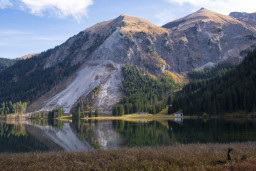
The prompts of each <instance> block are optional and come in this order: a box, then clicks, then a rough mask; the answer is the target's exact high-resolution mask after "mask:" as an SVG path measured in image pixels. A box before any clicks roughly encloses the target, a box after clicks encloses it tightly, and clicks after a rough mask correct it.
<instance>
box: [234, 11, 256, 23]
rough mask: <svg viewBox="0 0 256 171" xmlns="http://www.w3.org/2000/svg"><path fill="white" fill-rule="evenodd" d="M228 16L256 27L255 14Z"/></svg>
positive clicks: (235, 13) (243, 13) (237, 13)
mask: <svg viewBox="0 0 256 171" xmlns="http://www.w3.org/2000/svg"><path fill="white" fill-rule="evenodd" d="M229 16H231V17H234V18H236V19H238V20H239V21H243V22H245V23H248V24H250V25H252V26H253V27H256V13H246V12H231V13H230V14H229Z"/></svg>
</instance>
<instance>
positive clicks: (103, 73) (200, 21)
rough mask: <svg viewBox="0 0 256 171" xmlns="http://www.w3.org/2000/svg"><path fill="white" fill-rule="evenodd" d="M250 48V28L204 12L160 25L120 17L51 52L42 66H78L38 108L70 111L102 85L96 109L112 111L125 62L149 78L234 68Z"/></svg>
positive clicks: (254, 36)
mask: <svg viewBox="0 0 256 171" xmlns="http://www.w3.org/2000/svg"><path fill="white" fill-rule="evenodd" d="M255 45H256V28H255V27H254V26H252V25H251V24H248V23H246V22H244V21H240V20H238V19H236V18H233V17H230V16H225V15H221V14H218V13H215V12H212V11H209V10H207V9H203V8H202V9H200V10H199V11H197V12H195V13H193V14H190V15H188V16H186V17H184V18H181V19H178V20H175V21H173V22H170V23H168V24H166V25H164V26H163V27H159V26H156V25H154V24H152V23H150V22H149V21H146V20H144V19H141V18H137V17H132V16H127V15H121V16H119V17H118V18H116V19H114V20H110V21H105V22H102V23H99V24H96V25H95V26H93V27H90V28H88V29H86V30H84V31H82V32H80V33H79V34H78V35H75V36H73V37H72V38H70V39H69V40H67V41H66V42H65V43H64V44H62V45H61V46H59V47H57V48H55V49H54V50H53V51H51V53H50V54H49V57H48V58H47V59H46V62H45V63H44V68H49V67H52V66H54V65H57V64H59V63H60V62H62V61H68V63H69V65H71V66H72V65H76V64H78V63H80V64H82V65H81V66H82V67H81V68H80V69H79V71H77V73H76V76H75V77H74V80H73V81H71V83H70V84H69V85H68V86H67V87H65V88H64V89H63V90H61V91H56V92H58V93H57V94H53V95H52V97H50V98H49V99H48V100H46V101H45V102H44V103H43V104H41V106H42V109H44V110H51V109H53V108H55V107H63V108H64V109H65V112H69V111H70V109H71V108H72V106H73V105H74V104H75V103H76V102H77V100H78V99H79V98H80V97H85V96H86V95H88V94H89V93H90V91H91V90H92V89H94V88H95V87H96V86H98V85H101V93H100V95H99V96H98V97H97V99H96V100H95V107H99V108H102V110H111V108H112V106H113V105H114V104H116V103H117V102H118V101H119V100H120V99H121V98H122V93H121V90H120V87H121V83H122V73H121V67H122V66H123V65H124V64H127V63H128V64H131V65H136V66H138V67H142V68H145V69H146V70H147V71H149V72H150V73H153V74H158V73H163V72H164V71H165V70H169V71H172V72H188V71H191V70H192V69H197V68H200V67H202V66H205V65H207V64H211V65H215V64H217V63H220V62H223V61H228V62H231V63H235V64H237V63H239V62H241V61H242V59H243V57H244V54H243V53H242V52H244V51H246V50H247V49H248V48H250V47H253V46H255Z"/></svg>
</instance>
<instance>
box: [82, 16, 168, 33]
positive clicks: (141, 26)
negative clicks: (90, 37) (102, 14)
mask: <svg viewBox="0 0 256 171" xmlns="http://www.w3.org/2000/svg"><path fill="white" fill-rule="evenodd" d="M111 29H120V30H122V31H123V32H146V33H152V32H157V33H163V32H164V31H166V29H164V28H162V27H158V26H156V25H155V24H153V23H151V22H149V21H147V20H145V19H143V18H139V17H135V16H131V15H126V14H122V15H120V16H119V17H117V18H116V19H113V20H109V21H104V22H101V23H98V24H96V25H94V26H92V27H90V28H88V29H86V30H85V31H88V32H92V33H94V32H103V31H104V30H105V31H106V30H111ZM100 30H101V31H100Z"/></svg>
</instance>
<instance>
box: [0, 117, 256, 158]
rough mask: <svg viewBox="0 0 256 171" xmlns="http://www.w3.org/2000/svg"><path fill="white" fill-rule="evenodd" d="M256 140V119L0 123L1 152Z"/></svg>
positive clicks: (77, 149) (80, 149)
mask: <svg viewBox="0 0 256 171" xmlns="http://www.w3.org/2000/svg"><path fill="white" fill-rule="evenodd" d="M244 141H256V120H247V119H234V120H225V119H211V120H202V119H198V120H196V119H186V120H183V121H182V120H176V121H161V122H158V121H153V122H126V121H84V120H79V121H73V122H62V121H57V120H53V121H49V122H48V121H45V122H44V121H40V120H38V121H37V120H33V121H26V123H5V122H2V123H0V152H1V153H4V152H15V153H16V152H32V151H61V150H66V151H85V150H93V149H111V148H119V147H124V146H126V147H134V146H159V145H176V144H187V143H229V142H244Z"/></svg>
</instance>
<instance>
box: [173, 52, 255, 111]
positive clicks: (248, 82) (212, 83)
mask: <svg viewBox="0 0 256 171" xmlns="http://www.w3.org/2000/svg"><path fill="white" fill-rule="evenodd" d="M255 65H256V49H255V50H254V51H252V52H249V53H248V55H247V57H246V58H245V59H244V61H243V62H242V63H241V64H239V65H238V66H237V67H236V68H234V69H229V70H226V72H225V70H223V69H225V68H223V67H222V71H221V72H219V73H218V75H217V76H216V77H214V78H212V79H209V80H203V81H202V80H199V81H194V82H191V83H189V84H188V85H186V86H185V87H184V88H183V90H182V91H181V92H179V93H178V94H177V96H176V97H177V98H175V100H174V101H173V102H172V103H173V104H172V107H171V108H170V110H169V113H173V112H176V111H178V110H183V112H184V113H185V114H187V115H191V114H194V115H201V114H203V113H208V114H213V115H221V114H223V113H234V112H240V113H241V112H246V113H250V112H255V111H256V105H255V101H256V88H255V85H256V67H255ZM226 69H227V68H226ZM219 71H220V70H219ZM223 71H224V72H223ZM206 74H207V73H206ZM193 75H195V74H193ZM201 75H202V74H201Z"/></svg>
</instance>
